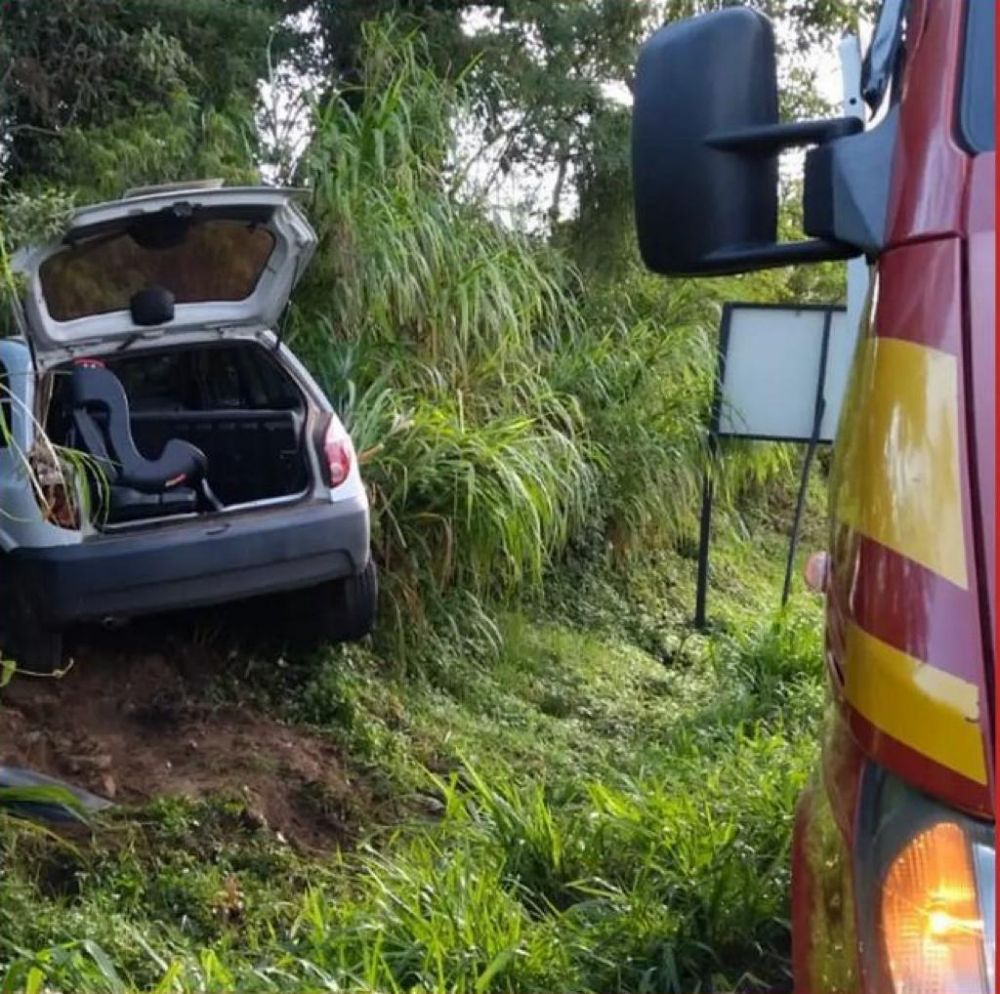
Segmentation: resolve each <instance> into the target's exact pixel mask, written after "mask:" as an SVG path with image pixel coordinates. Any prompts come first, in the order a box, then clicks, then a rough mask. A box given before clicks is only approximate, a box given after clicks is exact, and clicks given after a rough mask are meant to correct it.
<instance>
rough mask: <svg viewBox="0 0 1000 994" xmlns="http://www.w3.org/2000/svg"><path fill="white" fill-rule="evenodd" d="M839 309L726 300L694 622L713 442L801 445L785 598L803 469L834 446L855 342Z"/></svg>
mask: <svg viewBox="0 0 1000 994" xmlns="http://www.w3.org/2000/svg"><path fill="white" fill-rule="evenodd" d="M857 327H858V325H857V323H856V322H851V323H848V321H847V312H846V309H845V308H843V307H836V306H832V305H831V306H825V305H802V306H799V307H775V306H770V305H763V304H737V303H730V304H726V305H725V306H724V307H723V311H722V324H721V327H720V329H719V370H718V379H717V383H716V391H715V397H714V399H713V403H712V414H711V421H710V424H709V431H708V448H709V464H708V466H707V467H706V470H705V477H704V480H703V485H702V504H701V527H700V539H699V548H698V582H697V589H696V594H695V616H694V623H695V626H696V627H698V628H704V627H705V625H706V623H707V601H708V580H709V550H710V545H711V531H712V504H713V500H714V490H715V488H714V482H713V479H712V469H713V464H714V463H715V461H716V459H717V458H718V455H719V440H720V439H723V438H744V439H748V440H756V441H771V442H793V443H801V444H805V445H806V446H807V448H806V453H805V458H804V461H803V467H802V478H801V482H800V485H799V493H798V498H797V501H796V507H795V517H794V520H793V523H792V528H791V534H790V542H789V551H788V560H787V563H786V568H785V581H784V586H783V590H782V604H784V603H785V602H786V601H787V600H788V595H789V592H790V590H791V582H792V572H793V569H794V561H795V551H796V546H797V544H798V536H799V530H800V528H801V523H802V513H803V509H804V507H805V499H806V492H807V487H808V481H809V472H810V470H811V468H812V463H813V459H814V457H815V454H816V449H817V447H818V446H819V445H821V444H828V443H830V442H832V441H833V437H834V435H835V433H836V428H837V422H838V420H839V418H840V409H841V406H842V404H843V399H844V393H845V391H846V388H847V379H848V375H849V372H850V366H851V362H852V359H853V356H854V349H855V345H856V338H857Z"/></svg>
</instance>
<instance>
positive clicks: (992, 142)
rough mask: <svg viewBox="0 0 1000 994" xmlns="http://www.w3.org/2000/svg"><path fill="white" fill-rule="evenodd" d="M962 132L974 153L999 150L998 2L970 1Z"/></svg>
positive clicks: (966, 34) (964, 70) (960, 112)
mask: <svg viewBox="0 0 1000 994" xmlns="http://www.w3.org/2000/svg"><path fill="white" fill-rule="evenodd" d="M967 5H968V12H967V14H966V23H965V58H964V60H963V65H962V95H961V103H960V106H959V129H960V131H961V135H962V140H963V141H964V142H965V144H966V145H967V146H968V147H969V148H970V149H971V150H972V151H973V152H985V151H988V150H990V149H994V148H996V124H995V118H994V107H995V105H996V87H995V83H994V79H993V69H994V65H995V64H996V34H995V31H996V17H997V10H996V0H967Z"/></svg>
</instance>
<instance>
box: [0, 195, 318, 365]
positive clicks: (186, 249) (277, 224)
mask: <svg viewBox="0 0 1000 994" xmlns="http://www.w3.org/2000/svg"><path fill="white" fill-rule="evenodd" d="M296 194H297V191H294V190H285V189H277V188H267V187H232V188H226V187H217V188H205V187H191V188H187V189H185V188H181V189H177V188H170V189H165V190H156V189H154V190H152V191H140V192H139V193H138V194H137V195H133V196H126V197H125V198H123V199H122V200H118V201H113V202H110V203H105V204H97V205H95V206H92V207H85V208H82V209H81V210H78V211H76V212H75V213H74V214H73V215H72V216H71V218H70V221H69V224H68V225H67V228H66V231H65V234H64V235H63V237H62V238H61V239H60V240H59V241H58V242H55V243H50V244H48V245H43V246H38V247H32V248H28V249H25V250H22V251H20V252H18V253H17V255H16V256H15V257H14V260H13V262H14V268H15V270H16V271H18V272H19V273H20V274H21V275H22V277H23V278H24V280H25V293H24V298H23V313H22V315H21V319H22V321H23V330H24V332H25V334H26V336H27V337H28V338H29V339H30V340H31V342H32V344H33V346H34V348H35V350H36V352H39V353H43V354H47V355H48V356H49V357H50V358H52V356H53V354H55V355H59V356H62V355H66V354H72V353H77V352H80V351H85V350H86V349H87V348H88V347H92V346H95V345H108V344H109V343H113V342H116V341H121V342H122V343H125V342H127V341H129V340H131V339H133V338H138V337H145V336H150V337H157V338H162V337H166V336H169V335H181V334H183V333H190V332H192V331H197V330H202V329H215V330H218V331H219V332H221V333H224V332H225V330H226V329H246V328H248V327H256V328H273V327H274V325H275V324H276V323H277V321H278V320H279V318H280V316H281V314H282V312H283V311H284V309H285V306H286V304H287V302H288V298H289V295H290V294H291V292H292V290H293V288H294V286H295V284H296V282H297V281H298V279H299V277H300V276H301V274H302V272H303V271H304V269H305V267H306V265H307V264H308V262H309V260H310V258H311V256H312V253H313V250H314V248H315V244H316V235H315V233H314V232H313V230H312V228H311V227H310V225H309V223H308V221H307V220H306V218H305V216H304V215H303V213H302V212H301V211H300V210H299V208H298V207H297V205H296V204H295V198H296ZM151 288H162V289H164V290H166V291H168V292H169V294H171V295H172V296H173V299H174V310H173V317H172V318H170V319H169V320H161V321H159V322H158V323H154V324H149V323H146V321H145V319H142V318H141V316H140V320H138V321H137V320H136V317H137V315H136V314H134V313H133V309H132V306H131V302H132V299H133V296H134V295H135V294H136V293H138V292H140V291H143V290H149V289H151ZM46 364H47V363H46Z"/></svg>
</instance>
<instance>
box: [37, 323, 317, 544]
mask: <svg viewBox="0 0 1000 994" xmlns="http://www.w3.org/2000/svg"><path fill="white" fill-rule="evenodd" d="M44 389H45V390H46V392H47V393H48V394H49V398H48V403H47V405H46V410H47V411H48V414H47V418H46V429H47V431H48V434H49V437H50V438H51V439H52V441H53V442H55V443H56V444H59V445H63V446H65V447H67V448H68V449H72V450H76V451H78V452H80V453H82V458H81V460H80V462H81V465H82V466H83V467H84V468H85V472H86V475H87V477H88V479H89V487H90V492H91V506H92V508H93V509H94V510H93V513H92V515H91V517H92V519H93V523H94V524H95V525H96V526H97V527H103V526H114V525H124V524H127V523H129V522H139V521H149V520H152V519H158V518H164V517H172V516H176V515H190V514H196V513H199V512H212V511H219V510H223V509H225V508H228V507H233V506H236V505H246V504H252V503H255V502H262V501H269V500H275V499H279V498H285V497H292V496H294V495H297V494H300V493H302V492H303V491H304V490H306V489H307V486H308V483H309V461H308V458H307V453H306V450H305V438H306V430H305V427H306V405H305V401H304V398H303V397H302V395H301V393H300V391H299V389H298V387H297V386H296V385H295V383H294V382H293V381H292V380H291V378H290V377H289V376H288V374H287V373H286V372H284V371H283V370H282V369H281V368H280V367H279V366H278V364H277V363H276V362H275V361H274V360H273V359H272V358H271V356H270V355H269V354H268V352H267V350H266V349H265V348H264V347H262V346H261V345H259V344H257V343H255V342H249V341H240V342H233V341H229V342H223V343H217V344H215V343H213V344H204V345H191V346H183V347H172V348H163V349H155V350H152V349H144V350H142V351H141V352H138V351H137V352H135V353H132V354H127V353H122V352H121V351H119V352H118V353H111V354H105V355H101V356H99V357H95V358H83V359H76V360H74V361H73V362H71V363H67V364H64V365H62V366H59V367H57V368H56V369H54V370H53V371H52V372H51V373H50V374H49V376H48V378H47V381H46V383H45V384H44Z"/></svg>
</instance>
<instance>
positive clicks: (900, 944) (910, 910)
mask: <svg viewBox="0 0 1000 994" xmlns="http://www.w3.org/2000/svg"><path fill="white" fill-rule="evenodd" d="M881 911H882V914H881V924H882V937H883V941H884V943H885V947H884V948H885V956H886V962H887V964H888V969H889V974H890V976H891V978H892V983H893V991H894V992H895V994H987V988H986V979H985V978H986V973H985V962H984V941H983V940H984V932H983V920H982V917H981V914H980V910H979V901H978V898H977V893H976V880H975V873H974V870H973V865H972V854H971V850H970V845H969V840H968V838H967V837H966V834H965V832H964V831H963V830H962V829H961V828H960V827H959V826H958V825H956V824H953V823H951V822H941V823H940V824H938V825H935V826H934V827H933V828H930V829H927V830H926V831H924V832H921V833H920V835H918V836H916V837H915V838H914V839H913V840H912V841H911V842H910V843H909V844H908V845H907V846H906V848H905V849H903V851H902V852H901V853H900V854H899V855H898V856H897V857H896V859H895V860H894V861H893V863H892V865H891V867H890V868H889V872H888V874H887V876H886V878H885V883H884V885H883V888H882V900H881Z"/></svg>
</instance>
